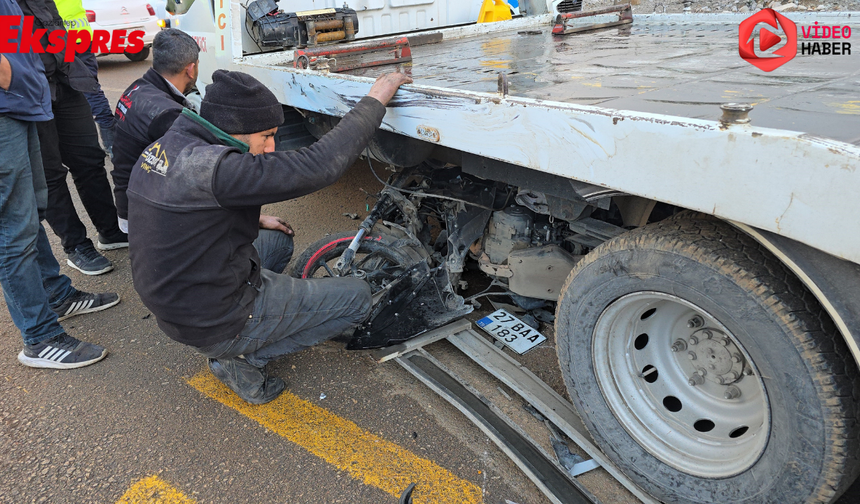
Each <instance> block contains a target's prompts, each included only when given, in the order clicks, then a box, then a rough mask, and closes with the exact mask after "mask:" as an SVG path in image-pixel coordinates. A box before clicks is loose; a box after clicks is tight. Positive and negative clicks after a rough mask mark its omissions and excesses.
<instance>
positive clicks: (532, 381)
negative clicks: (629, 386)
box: [373, 319, 658, 504]
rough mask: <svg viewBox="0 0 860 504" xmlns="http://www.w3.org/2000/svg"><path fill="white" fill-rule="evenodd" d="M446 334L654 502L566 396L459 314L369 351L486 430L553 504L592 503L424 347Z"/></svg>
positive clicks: (593, 499) (605, 466) (626, 484)
mask: <svg viewBox="0 0 860 504" xmlns="http://www.w3.org/2000/svg"><path fill="white" fill-rule="evenodd" d="M443 339H444V340H447V341H448V342H449V343H451V344H452V345H454V347H456V348H457V349H458V350H459V351H460V352H462V353H463V354H464V355H465V356H466V357H468V358H469V359H471V360H472V361H473V362H474V363H475V364H478V365H479V366H480V367H481V368H483V369H484V370H486V371H487V372H489V373H490V374H491V375H493V376H494V377H495V378H496V380H498V381H499V382H501V383H503V384H504V385H506V386H507V387H509V388H510V389H511V390H513V391H514V392H516V393H517V394H518V395H519V396H520V397H521V398H522V399H523V400H524V401H526V403H527V404H529V405H530V406H531V407H532V408H533V409H534V410H536V411H537V413H539V414H540V415H542V416H543V417H545V418H546V419H547V420H548V421H549V422H550V423H551V424H552V425H554V426H555V427H556V428H557V429H558V430H560V431H561V432H563V433H564V434H565V435H566V436H567V437H568V438H570V439H571V440H572V441H573V442H574V443H576V445H577V446H579V448H580V449H581V450H582V451H583V452H585V453H586V454H587V455H588V456H590V457H591V458H592V460H593V462H594V463H596V464H583V465H585V466H589V465H591V466H595V467H602V468H603V469H604V470H605V471H606V472H607V473H609V474H610V475H611V476H612V477H613V478H615V479H616V480H617V481H618V482H619V483H620V484H621V485H623V486H624V487H625V488H626V489H627V490H628V491H629V492H630V493H631V494H633V495H634V496H635V497H636V498H638V499H639V500H641V501H642V502H644V503H646V504H658V503H657V501H655V500H654V499H652V498H651V497H649V496H648V495H647V494H646V493H645V492H643V491H642V490H641V489H640V488H639V487H638V486H636V484H635V483H633V482H632V481H631V480H630V479H628V478H627V477H626V476H625V475H624V473H622V472H621V471H620V470H619V469H618V468H617V467H615V466H614V465H613V464H612V462H610V461H609V459H607V458H606V456H605V455H604V454H603V452H601V451H600V450H599V449H598V448H597V447H596V446H595V445H594V442H593V440H592V439H591V436H590V434H589V433H588V431H587V430H586V428H585V425H584V424H583V423H582V421H581V420H580V419H579V416H578V415H577V413H576V412H575V411H574V409H573V405H571V404H570V403H569V402H568V401H566V400H565V399H564V398H563V397H562V396H561V395H559V394H558V393H557V392H556V391H555V390H553V389H552V388H550V386H549V385H547V384H546V383H544V382H543V381H542V380H541V379H539V378H538V377H537V376H535V375H534V374H533V373H532V372H531V371H529V370H528V369H526V368H525V367H524V366H523V365H522V364H520V363H519V362H517V361H516V360H514V359H513V358H511V357H510V356H508V355H507V354H505V353H504V352H503V351H502V350H501V349H499V348H498V347H496V346H495V345H493V344H492V343H490V342H489V341H488V340H487V339H486V338H485V337H483V336H482V335H481V334H479V333H478V332H476V331H475V330H474V329H473V328H472V323H471V322H470V321H469V320H466V319H460V320H457V321H455V322H452V323H450V324H448V325H445V326H443V327H440V328H438V329H435V330H432V331H429V332H427V333H425V334H423V335H421V336H419V337H417V338H414V339H412V340H409V341H407V342H405V343H403V344H400V345H396V346H393V347H388V348H384V349H380V350H377V351H375V352H374V354H373V355H374V357H375V358H376V359H377V361H378V362H380V363H382V362H386V361H389V360H394V361H395V362H397V363H398V364H400V365H401V366H402V367H403V368H405V369H406V370H407V371H409V372H410V373H411V374H412V375H413V376H415V377H416V378H417V379H418V380H420V381H421V382H422V383H424V384H425V385H427V386H428V387H429V388H430V389H431V390H433V391H434V392H436V393H437V394H439V395H440V396H441V397H442V398H443V399H445V400H446V401H448V402H449V403H450V404H451V405H453V406H454V407H455V408H457V409H458V410H459V411H460V412H461V413H463V414H464V415H465V416H466V417H467V418H468V419H469V420H471V421H472V422H473V423H474V424H475V425H476V426H478V428H479V429H481V431H482V432H484V434H486V435H487V437H489V438H490V439H491V440H492V441H493V442H494V443H495V444H496V445H497V446H498V447H499V448H500V449H501V450H502V451H503V452H504V453H505V454H506V455H507V456H508V457H510V458H511V460H512V461H513V462H514V463H515V464H516V465H517V466H518V467H519V468H520V469H521V470H522V471H523V472H524V473H525V474H526V476H528V478H529V479H530V480H531V481H532V482H533V483H534V484H535V485H536V486H537V487H538V489H540V491H541V492H542V493H543V494H544V495H546V497H547V498H549V500H550V501H551V502H553V503H555V504H586V503H597V502H599V501H598V500H597V498H596V497H595V496H594V495H592V493H591V492H589V491H588V489H586V488H585V487H584V486H583V485H582V483H580V482H579V481H578V480H577V478H575V477H573V476H571V475H570V473H569V472H568V470H567V469H565V467H563V466H562V465H561V464H560V463H559V462H558V461H557V460H556V457H554V456H551V455H549V454H548V453H546V452H545V450H543V449H542V448H541V447H540V446H538V445H537V444H535V443H534V442H533V441H532V440H530V439H529V438H528V436H527V435H526V434H525V433H524V431H523V429H521V428H520V427H519V426H518V425H517V424H515V423H514V422H513V421H512V420H511V419H510V418H508V417H507V416H506V415H505V414H504V413H503V412H502V411H501V410H500V409H499V408H498V407H497V406H496V405H494V404H493V403H492V402H491V401H489V400H488V399H487V398H486V397H485V396H483V395H481V394H480V393H479V392H478V391H476V390H475V389H474V388H472V387H471V386H470V385H469V384H468V383H466V382H465V381H464V380H463V379H461V378H459V377H458V376H457V375H455V374H454V373H453V372H452V371H450V370H449V369H448V368H446V366H445V365H444V364H443V363H442V362H441V361H440V360H439V359H437V358H436V357H434V355H433V354H431V353H430V352H429V351H428V350H427V349H426V348H425V347H427V346H428V345H430V344H431V343H435V342H437V341H440V340H443Z"/></svg>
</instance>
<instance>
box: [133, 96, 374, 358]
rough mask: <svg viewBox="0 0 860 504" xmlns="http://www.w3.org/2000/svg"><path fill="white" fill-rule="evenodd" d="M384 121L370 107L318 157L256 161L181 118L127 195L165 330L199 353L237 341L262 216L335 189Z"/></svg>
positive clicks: (148, 297) (316, 151)
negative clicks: (278, 205) (264, 208)
mask: <svg viewBox="0 0 860 504" xmlns="http://www.w3.org/2000/svg"><path fill="white" fill-rule="evenodd" d="M384 115H385V107H384V106H383V105H382V104H381V103H380V102H379V101H378V100H376V99H374V98H371V97H364V98H362V100H361V101H360V102H358V104H356V106H355V108H354V109H353V110H352V111H350V112H349V113H348V114H347V115H346V116H344V118H343V119H342V120H341V121H340V123H339V124H338V125H337V126H336V127H335V128H334V129H333V130H332V131H330V132H329V133H327V134H326V135H325V136H323V137H322V138H321V139H320V140H319V141H317V142H316V143H314V144H313V145H311V146H310V147H307V148H303V149H299V150H297V151H290V152H273V153H270V154H260V155H256V156H255V155H252V154H250V153H242V152H241V151H240V150H239V149H238V148H236V147H228V146H226V145H222V144H221V143H220V142H219V140H218V139H217V137H216V136H215V135H214V134H213V133H212V132H211V131H209V130H207V129H206V128H205V127H204V126H203V125H201V124H200V123H198V122H196V121H194V120H193V119H191V118H189V117H187V116H185V115H181V116H179V118H178V119H177V120H176V121H175V122H174V123H173V126H172V127H171V128H170V130H168V132H167V134H166V135H165V136H164V137H162V138H161V139H159V140H158V141H156V142H154V143H153V144H152V145H150V146H149V147H148V148H147V149H146V150H144V152H143V154H142V155H141V159H140V160H139V161H138V162H137V164H136V165H135V166H134V168H133V169H132V173H131V179H130V181H129V185H128V192H127V194H128V217H129V219H128V220H129V228H130V229H132V230H133V231H132V232H131V233H130V234H129V252H130V257H131V268H132V276H133V279H134V287H135V290H137V292H138V294H139V295H140V298H141V300H142V301H143V303H144V304H145V305H146V306H147V308H149V309H150V310H151V311H152V313H153V314H154V315H155V317H156V319H157V321H158V325H159V327H160V328H161V329H162V330H163V331H164V332H165V333H166V334H167V335H168V336H169V337H170V338H172V339H174V340H176V341H179V342H180V343H185V344H187V345H192V346H196V347H202V346H208V345H212V344H215V343H218V342H221V341H224V340H227V339H231V338H234V337H236V335H238V334H239V332H240V331H241V330H242V328H243V326H244V325H245V323H246V322H247V320H248V317H249V316H250V315H251V311H252V309H253V307H254V300H255V299H256V294H257V289H258V288H259V286H260V258H259V256H258V255H257V251H256V250H255V249H254V246H253V241H254V240H255V239H256V238H257V233H258V225H259V218H260V206H261V205H264V204H267V203H275V202H278V201H284V200H288V199H292V198H297V197H299V196H304V195H306V194H310V193H312V192H314V191H317V190H319V189H322V188H323V187H326V186H328V185H330V184H333V183H334V182H335V181H337V180H338V179H339V178H340V177H341V175H343V173H344V172H345V171H346V170H347V168H349V167H350V166H352V164H353V163H354V162H355V160H356V159H357V158H358V156H359V154H360V153H361V152H362V150H363V149H364V148H365V147H366V146H367V144H368V142H369V141H370V139H371V137H372V136H373V134H374V132H375V131H376V129H377V128H378V127H379V125H380V124H381V122H382V118H383V116H384Z"/></svg>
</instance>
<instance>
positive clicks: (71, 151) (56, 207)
mask: <svg viewBox="0 0 860 504" xmlns="http://www.w3.org/2000/svg"><path fill="white" fill-rule="evenodd" d="M52 107H53V111H54V119H52V120H50V121H47V122H40V123H38V124H37V128H38V130H39V141H40V142H41V146H42V148H41V151H42V163H43V164H44V166H45V179H46V180H47V182H48V211H47V214H46V218H47V221H48V224H49V225H50V226H51V229H53V230H54V233H56V234H57V236H59V237H60V239H61V240H62V243H63V249H65V251H66V253H69V252H72V251H73V250H74V249H75V247H77V246H78V245H80V244H82V243H85V242H87V241H88V238H87V228H86V227H85V226H84V223H83V222H81V219H80V218H78V214H77V212H76V211H75V206H74V203H73V202H72V195H71V193H69V186H68V184H67V182H66V176H67V174H68V173H71V174H72V180H74V183H75V188H77V190H78V195H79V196H80V197H81V202H82V203H83V204H84V208H85V209H86V211H87V214H88V215H89V216H90V220H92V221H93V224H94V225H95V227H96V229H97V230H98V232H99V233H101V234H102V235H105V236H112V235H115V234H116V233H118V232H119V227H118V225H117V220H116V206H114V203H113V192H112V191H111V188H110V184H109V183H108V179H107V172H106V171H105V153H104V151H103V150H102V148H101V147H100V146H99V137H98V133H96V123H95V122H93V115H92V112H91V111H90V105H89V104H88V103H87V100H86V98H84V95H83V93H81V92H80V91H75V90H74V89H72V88H70V87H68V86H66V85H64V84H57V100H56V101H54V102H53V103H52ZM67 167H68V168H67Z"/></svg>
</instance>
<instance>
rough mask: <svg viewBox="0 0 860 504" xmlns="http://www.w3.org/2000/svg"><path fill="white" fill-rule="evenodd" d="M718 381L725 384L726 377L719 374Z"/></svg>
mask: <svg viewBox="0 0 860 504" xmlns="http://www.w3.org/2000/svg"><path fill="white" fill-rule="evenodd" d="M717 383H719V384H720V385H725V384H726V379H725V378H723V377H722V376H717Z"/></svg>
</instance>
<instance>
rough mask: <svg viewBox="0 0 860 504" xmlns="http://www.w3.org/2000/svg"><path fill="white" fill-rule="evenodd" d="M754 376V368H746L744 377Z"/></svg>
mask: <svg viewBox="0 0 860 504" xmlns="http://www.w3.org/2000/svg"><path fill="white" fill-rule="evenodd" d="M752 374H753V372H752V368H744V375H746V376H752Z"/></svg>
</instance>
